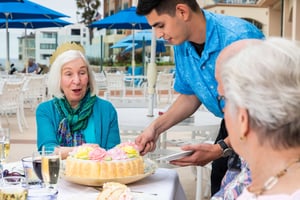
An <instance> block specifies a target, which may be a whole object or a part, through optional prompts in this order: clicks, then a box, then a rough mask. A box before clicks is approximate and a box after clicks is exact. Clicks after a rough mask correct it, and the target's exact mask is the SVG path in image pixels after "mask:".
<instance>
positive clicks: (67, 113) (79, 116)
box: [54, 91, 96, 147]
mask: <svg viewBox="0 0 300 200" xmlns="http://www.w3.org/2000/svg"><path fill="white" fill-rule="evenodd" d="M95 101H96V95H94V96H91V95H90V92H89V91H88V92H87V94H86V95H85V97H84V98H83V99H82V100H81V101H80V103H79V106H78V107H77V108H76V109H73V108H72V107H71V106H70V104H69V102H68V100H67V99H66V98H65V97H64V98H61V99H59V98H54V104H55V106H56V108H57V109H58V112H59V114H60V116H61V118H62V120H61V121H60V124H59V128H58V132H57V138H58V141H59V144H60V145H61V146H69V147H70V146H78V145H81V144H83V143H85V139H84V136H83V130H84V129H85V128H86V127H87V124H88V120H89V117H90V115H91V114H92V112H93V106H94V103H95Z"/></svg>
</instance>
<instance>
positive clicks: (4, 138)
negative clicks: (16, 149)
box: [0, 128, 10, 163]
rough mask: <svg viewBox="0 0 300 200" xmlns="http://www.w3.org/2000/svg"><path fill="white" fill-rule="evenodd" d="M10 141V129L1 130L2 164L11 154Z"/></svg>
mask: <svg viewBox="0 0 300 200" xmlns="http://www.w3.org/2000/svg"><path fill="white" fill-rule="evenodd" d="M9 150H10V140H9V129H8V128H0V162H1V163H2V162H3V161H4V160H5V159H6V158H7V157H8V154H9Z"/></svg>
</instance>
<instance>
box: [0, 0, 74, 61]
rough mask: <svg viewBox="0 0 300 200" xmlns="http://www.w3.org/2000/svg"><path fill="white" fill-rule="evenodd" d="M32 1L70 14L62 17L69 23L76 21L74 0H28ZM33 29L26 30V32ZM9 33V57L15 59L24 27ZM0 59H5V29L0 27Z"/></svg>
mask: <svg viewBox="0 0 300 200" xmlns="http://www.w3.org/2000/svg"><path fill="white" fill-rule="evenodd" d="M30 1H32V2H34V3H38V4H40V5H42V6H45V7H47V8H50V9H52V10H55V11H58V12H61V13H63V14H65V15H68V16H70V18H62V19H64V20H66V21H69V22H71V23H76V22H77V19H76V10H77V7H76V3H75V0H30ZM32 31H34V30H32V29H30V30H27V34H29V33H30V32H32ZM9 34H10V45H9V46H10V58H11V59H16V58H17V57H18V39H17V38H18V37H20V36H24V34H25V29H24V30H22V29H9ZM0 40H1V41H3V42H1V43H0V59H6V42H4V41H6V30H5V29H0Z"/></svg>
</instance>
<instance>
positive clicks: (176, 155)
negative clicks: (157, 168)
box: [156, 151, 194, 161]
mask: <svg viewBox="0 0 300 200" xmlns="http://www.w3.org/2000/svg"><path fill="white" fill-rule="evenodd" d="M193 152H194V151H181V152H178V153H174V154H171V155H167V156H163V157H160V158H157V159H156V160H165V161H171V160H178V159H180V158H183V157H186V156H189V155H192V154H193Z"/></svg>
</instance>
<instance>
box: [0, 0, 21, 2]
mask: <svg viewBox="0 0 300 200" xmlns="http://www.w3.org/2000/svg"><path fill="white" fill-rule="evenodd" d="M7 2H23V0H1V1H0V3H7Z"/></svg>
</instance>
